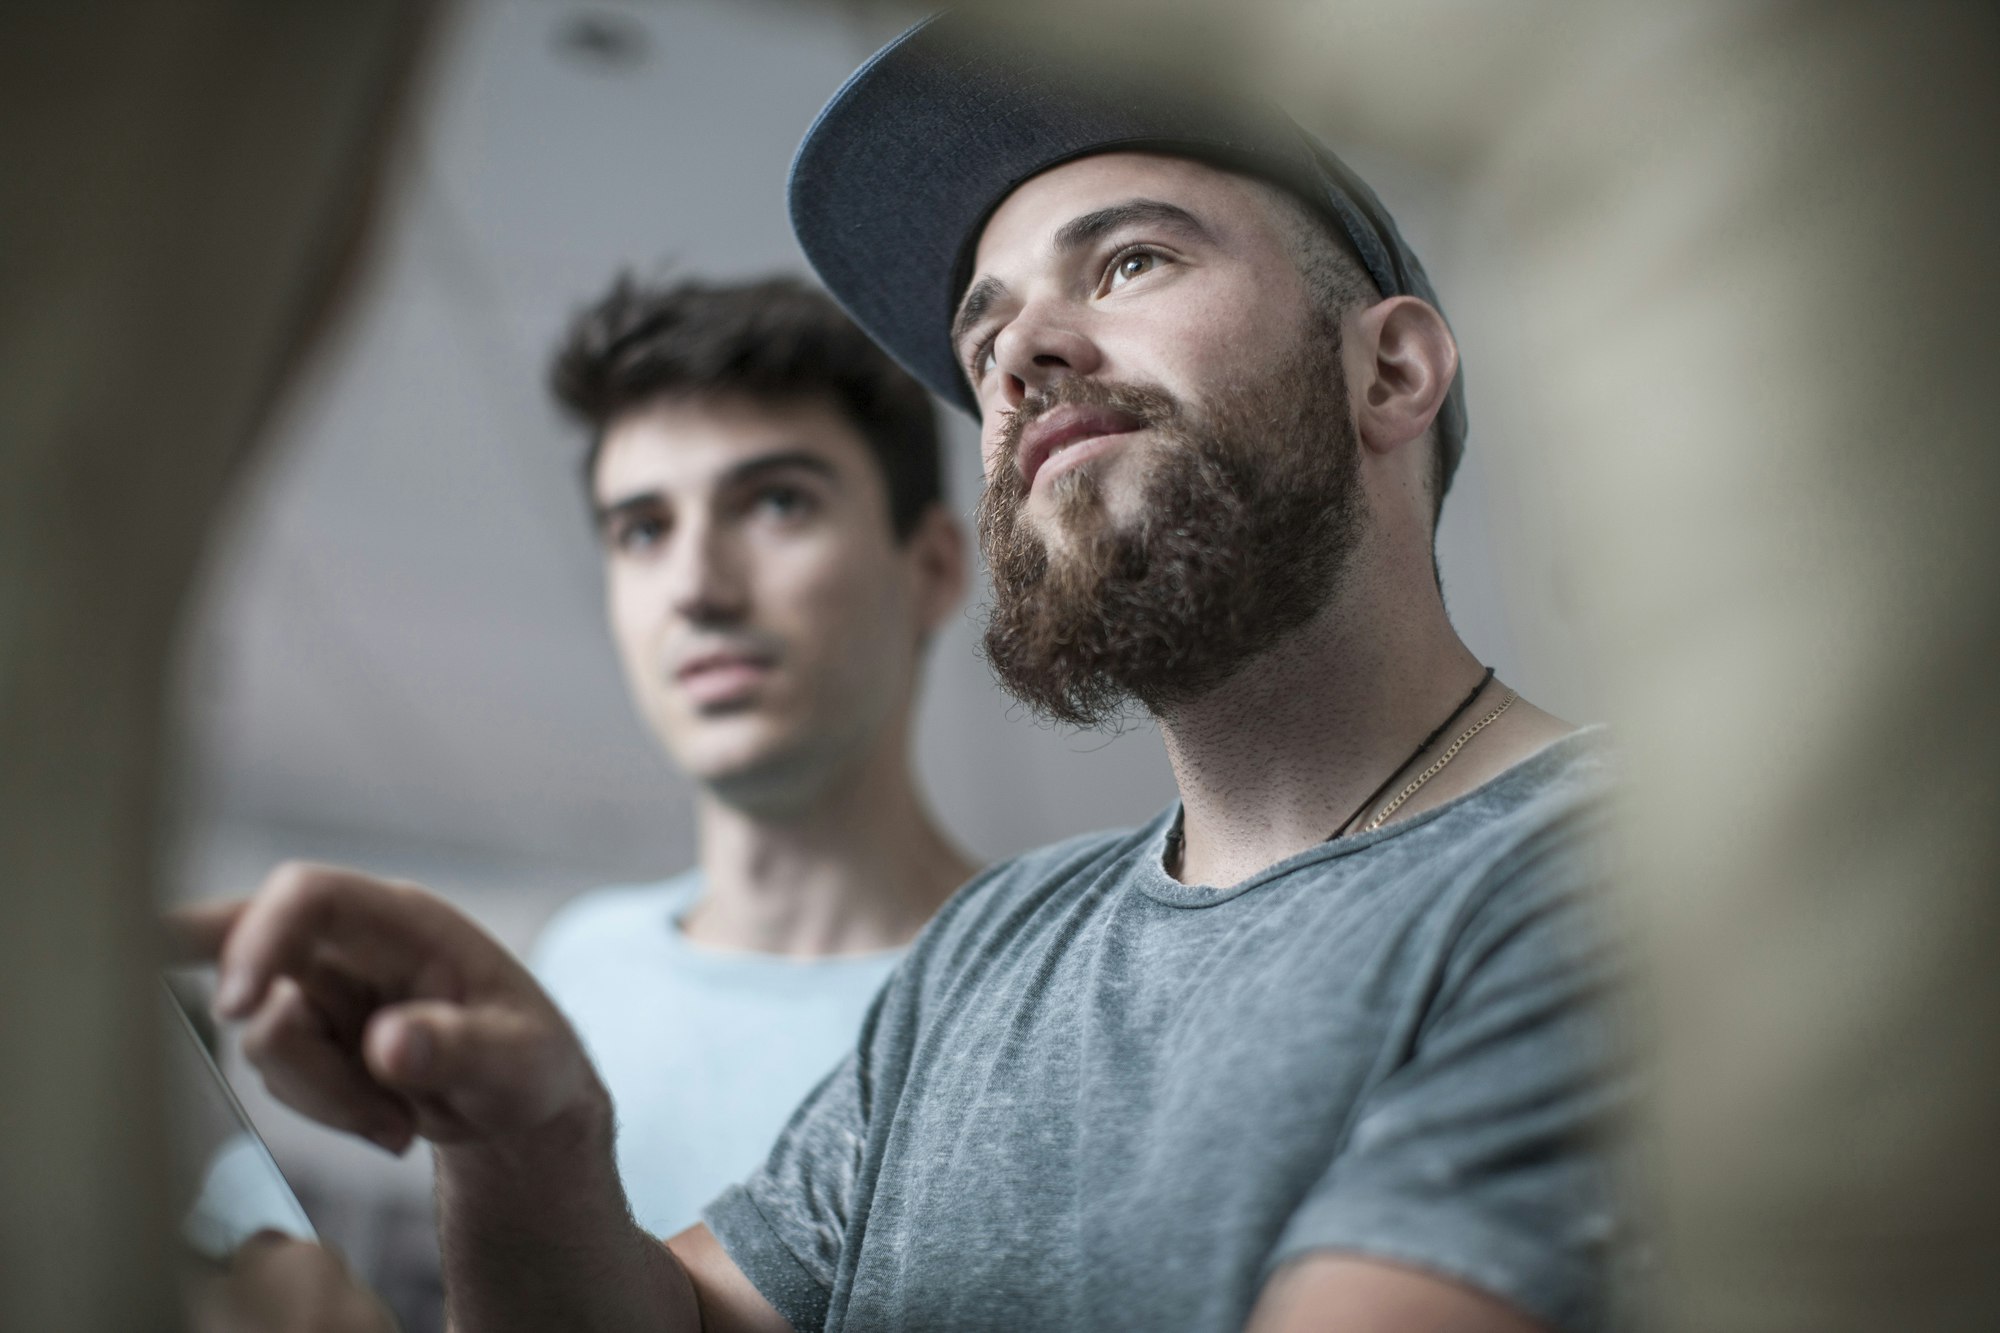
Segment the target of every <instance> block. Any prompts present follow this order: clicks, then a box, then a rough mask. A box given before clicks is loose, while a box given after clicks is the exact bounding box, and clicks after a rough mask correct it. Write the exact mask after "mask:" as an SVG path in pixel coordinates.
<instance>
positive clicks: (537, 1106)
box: [361, 1000, 588, 1131]
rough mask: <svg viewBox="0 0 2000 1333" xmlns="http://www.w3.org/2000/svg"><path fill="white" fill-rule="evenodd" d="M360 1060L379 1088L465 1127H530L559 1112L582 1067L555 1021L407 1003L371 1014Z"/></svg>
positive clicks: (581, 1077) (578, 1052) (569, 1036)
mask: <svg viewBox="0 0 2000 1333" xmlns="http://www.w3.org/2000/svg"><path fill="white" fill-rule="evenodd" d="M361 1050H362V1059H363V1060H364V1061H365V1062H366V1063H367V1065H368V1071H369V1072H370V1073H371V1074H373V1075H374V1076H375V1078H376V1079H377V1080H378V1081H380V1082H381V1083H383V1084H384V1085H386V1086H388V1087H390V1088H394V1089H395V1090H396V1091H398V1092H401V1093H403V1094H405V1095H407V1096H410V1097H413V1098H419V1099H427V1100H435V1101H439V1102H442V1103H444V1104H445V1105H447V1106H449V1107H450V1108H451V1109H452V1111H453V1112H454V1113H455V1114H456V1115H457V1116H459V1117H461V1118H463V1120H464V1121H465V1122H466V1125H467V1127H468V1128H471V1129H475V1130H478V1129H484V1130H499V1131H516V1130H525V1129H533V1128H536V1127H538V1126H540V1125H542V1124H544V1123H546V1122H547V1121H549V1120H550V1119H553V1118H554V1117H555V1115H556V1114H557V1113H558V1112H560V1111H561V1110H563V1109H564V1108H565V1107H566V1106H567V1105H569V1103H570V1102H571V1100H573V1099H574V1097H575V1096H576V1094H577V1092H578V1090H579V1089H580V1088H581V1087H582V1085H583V1083H584V1081H585V1070H586V1069H587V1068H588V1065H587V1062H586V1061H585V1059H584V1056H583V1050H582V1047H581V1046H580V1045H579V1044H578V1042H577V1039H576V1036H575V1034H574V1033H572V1032H571V1031H570V1030H569V1028H568V1026H567V1025H565V1024H564V1023H563V1022H562V1021H561V1019H559V1018H556V1017H555V1016H554V1015H553V1014H549V1015H543V1014H539V1013H535V1012H533V1011H528V1010H523V1009H519V1008H515V1007H512V1006H501V1005H493V1004H485V1005H462V1004H453V1003H451V1002H449V1001H444V1000H412V1001H409V1002H407V1003H404V1004H398V1005H392V1006H389V1007H387V1008H384V1009H381V1010H379V1011H377V1012H376V1013H375V1015H374V1016H373V1017H371V1018H370V1019H369V1021H368V1027H367V1030H366V1032H365V1033H364V1034H363V1036H362V1046H361Z"/></svg>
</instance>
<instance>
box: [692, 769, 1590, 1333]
mask: <svg viewBox="0 0 2000 1333" xmlns="http://www.w3.org/2000/svg"><path fill="white" fill-rule="evenodd" d="M1603 785H1604V761H1603V758H1602V756H1601V754H1600V753H1599V743H1598V741H1597V740H1596V739H1595V738H1593V737H1591V736H1590V735H1588V734H1584V735H1578V736H1572V737H1569V738H1567V739H1565V740H1563V741H1559V742H1557V743H1556V744H1554V745H1552V746H1550V747H1549V748H1547V749H1545V750H1543V751H1542V752H1540V753H1539V754H1537V755H1535V756H1533V757H1531V758H1529V759H1528V760H1526V761H1525V762H1523V763H1521V764H1519V765H1517V766H1516V767H1514V768H1513V769H1511V770H1509V771H1508V772H1506V773H1504V774H1502V775H1501V776H1500V777H1498V778H1496V779H1494V780H1493V781H1492V782H1489V783H1487V784H1486V785H1485V786H1483V787H1481V788H1479V789H1478V790H1477V791H1474V792H1472V793H1470V794H1468V795H1466V796H1464V797H1461V798H1459V799H1458V800H1455V801H1452V802H1451V803H1449V804H1447V805H1444V806H1441V807H1439V808H1437V809H1435V810H1431V811H1428V812H1426V813H1424V814H1420V815H1417V816H1415V817H1413V818H1411V819H1409V820H1406V821H1404V822H1402V823H1399V824H1392V825H1390V826H1389V827H1387V828H1384V829H1381V830H1379V831H1377V832H1375V833H1372V834H1365V835H1362V836H1358V837H1350V838H1343V839H1341V840H1340V841H1338V842H1333V843H1327V844H1324V845H1322V846H1319V847H1314V848H1311V849H1310V850H1308V851H1305V852H1301V853H1300V854H1298V855H1297V856H1293V857H1291V858H1289V859H1287V860H1285V861H1281V862H1279V863H1278V864H1276V865H1274V866H1271V867H1270V868H1269V869H1267V870H1264V871H1262V872H1261V873H1259V874H1257V875H1255V876H1253V877H1251V878H1250V879H1248V880H1245V881H1244V882H1243V883H1241V884H1237V885H1234V886H1232V887H1230V888H1226V889H1216V888H1203V887H1192V886H1187V885H1183V884H1180V883H1179V882H1177V881H1176V880H1174V879H1173V878H1172V877H1171V876H1169V875H1168V874H1167V873H1166V872H1165V870H1164V869H1163V868H1162V863H1161V855H1162V851H1163V848H1164V844H1165V839H1166V837H1167V834H1168V832H1169V830H1170V829H1171V827H1172V826H1173V824H1174V821H1175V819H1176V818H1177V812H1176V811H1173V810H1169V811H1168V812H1166V813H1165V814H1163V815H1161V816H1160V817H1159V818H1158V819H1156V820H1154V821H1153V822H1152V823H1151V824H1150V825H1148V826H1146V827H1145V828H1142V829H1139V830H1136V831H1133V832H1127V833H1116V834H1103V835H1096V836H1092V837H1087V838H1079V839H1076V840H1074V841H1071V842H1066V843H1062V844H1059V845H1057V846H1054V847H1049V848H1045V849H1042V850H1040V851H1036V852H1031V853H1029V854H1027V855H1025V856H1022V857H1019V858H1017V859H1015V860H1013V861H1010V862H1007V863H1004V864H1002V865H999V866H996V867H994V868H993V869H991V870H988V871H987V872H985V873H984V874H982V875H981V876H979V877H978V878H977V879H975V880H973V881H972V882H971V883H970V884H968V885H967V886H966V887H965V888H964V889H962V890H960V891H959V893H958V894H957V896H956V897H954V898H953V899H952V900H951V902H950V903H949V904H947V905H946V907H945V908H944V910H943V911H942V912H940V913H939V914H938V916H937V918H936V920H934V921H933V922H932V923H931V925H930V926H929V927H927V928H926V930H925V931H924V933H923V934H922V935H921V936H920V937H919V938H918V940H917V942H916V944H915V946H914V947H913V948H912V950H911V952H910V954H909V956H908V957H907V958H906V960H905V961H904V963H903V965H902V966H901V967H900V968H899V969H898V970H897V971H896V972H895V973H894V974H893V975H892V976H891V978H890V980H889V983H888V985H887V987H886V988H885V989H884V991H883V993H882V995H881V996H880V997H878V999H877V1000H876V1003H875V1007H874V1008H873V1009H872V1010H871V1011H870V1013H869V1016H868V1019H867V1021H866V1022H865V1024H864V1025H863V1027H862V1030H861V1034H860V1039H859V1047H858V1049H857V1050H856V1052H855V1054H854V1055H853V1056H851V1057H850V1058H849V1059H848V1060H847V1061H846V1062H845V1063H843V1064H842V1065H841V1066H840V1067H839V1068H838V1069H836V1070H835V1071H834V1073H833V1074H832V1075H830V1076H829V1077H828V1078H827V1080H826V1081H825V1082H824V1083H822V1084H821V1085H820V1086H819V1087H818V1088H817V1089H816V1090H815V1091H814V1092H813V1093H812V1095H811V1096H810V1097H808V1098H807V1100H806V1102H805V1104H804V1105H803V1106H801V1107H800V1108H799V1110H798V1111H797V1112H796V1113H795V1114H794V1115H793V1117H792V1119H791V1122H790V1123H789V1124H788V1125H787V1126H786V1128H785V1131H784V1133H783V1135H782V1136H781V1137H780V1138H779V1140H778V1143H777V1145H776V1146H775V1147H774V1148H773V1149H772V1152H771V1155H770V1158H769V1159H768V1161H767V1162H766V1163H765V1165H764V1167H763V1169H762V1170H761V1171H759V1172H758V1173H757V1174H756V1175H754V1176H753V1177H751V1179H750V1180H749V1181H748V1182H746V1183H745V1184H744V1185H742V1186H740V1187H737V1188H733V1189H731V1190H729V1191H727V1192H726V1193H724V1194H723V1195H722V1196H721V1197H720V1198H718V1199H717V1200H716V1201H715V1202H714V1203H713V1204H711V1205H710V1206H709V1208H708V1210H707V1212H706V1214H705V1217H706V1220H707V1222H708V1225H709V1227H710V1228H711V1229H712V1230H713V1231H714V1233H715V1234H716V1236H717V1237H718V1239H720V1241H721V1242H722V1245H723V1247H724V1248H725V1249H726V1250H727V1251H728V1252H729V1254H730V1256H731V1257H732V1258H733V1259H734V1260H735V1261H736V1263H737V1265H738V1266H739V1267H741V1268H742V1270H743V1272H744V1273H745V1274H746V1275H747V1276H748V1277H749V1278H750V1280H751V1281H752V1282H753V1283H754V1284H755V1285H756V1286H757V1289H758V1290H759V1291H761V1292H762V1293H763V1294H764V1296H765V1298H766V1299H767V1300H769V1301H770V1302H771V1303H772V1304H773V1305H774V1306H776V1307H777V1309H778V1310H779V1311H780V1312H781V1313H783V1314H784V1316H785V1317H786V1318H787V1319H789V1320H790V1321H791V1322H792V1324H793V1326H794V1327H796V1328H798V1329H801V1330H805V1329H819V1328H826V1329H841V1328H854V1329H869V1330H876V1329H952V1330H978V1329H993V1330H1003V1329H1004V1330H1010V1331H1014V1330H1021V1329H1036V1330H1040V1329H1079V1330H1084V1329H1088V1330H1099V1329H1175V1330H1208V1329H1213V1330H1223V1329H1232V1330H1233V1329H1239V1328H1241V1327H1242V1324H1243V1321H1244V1319H1245V1318H1246V1317H1247V1316H1248V1314H1249V1312H1250V1309H1251V1306H1252V1304H1253V1303H1254V1302H1255V1300H1256V1298H1257V1295H1258V1292H1259V1289H1260V1288H1261V1287H1262V1286H1263V1284H1264V1281H1265V1279H1266V1278H1268V1277H1269V1276H1270V1275H1271V1273H1272V1271H1273V1269H1274V1268H1276V1267H1277V1265H1279V1264H1281V1263H1283V1262H1285V1261H1286V1260H1288V1259H1291V1258H1295V1257H1297V1256H1299V1255H1302V1254H1305V1253H1307V1252H1311V1251H1342V1252H1347V1253H1352V1254H1359V1255H1368V1256H1374V1257H1378V1258H1381V1259H1385V1260H1389V1261H1393V1262H1396V1263H1399V1264H1404V1265H1410V1266H1415V1267H1417V1268H1421V1269H1426V1270H1429V1271H1432V1272H1436V1273H1441V1274H1444V1275H1446V1276H1448V1277H1451V1278H1454V1279H1457V1280H1458V1281H1461V1282H1464V1283H1468V1284H1470V1285H1472V1286H1474V1287H1478V1288H1481V1289H1483V1290H1485V1291H1488V1292H1490V1293H1492V1294H1493V1295H1495V1296H1498V1297H1500V1298H1501V1299H1503V1300H1505V1301H1508V1302H1510V1303H1512V1304H1513V1305H1515V1306H1517V1307H1519V1308H1520V1309H1522V1310H1524V1311H1526V1312H1528V1313H1530V1314H1533V1315H1535V1316H1538V1317H1540V1318H1541V1319H1543V1320H1546V1321H1547V1322H1549V1323H1551V1324H1553V1325H1555V1326H1556V1327H1558V1328H1561V1329H1565V1330H1595V1329H1601V1328H1604V1327H1606V1326H1607V1325H1608V1323H1609V1321H1610V1315H1609V1313H1608V1311H1609V1299H1608V1297H1609V1293H1608V1291H1607V1286H1608V1281H1607V1279H1608V1273H1609V1269H1610V1266H1611V1258H1612V1254H1613V1251H1614V1249H1615V1248H1616V1245H1615V1243H1616V1242H1617V1241H1618V1240H1620V1239H1622V1229H1623V1228H1622V1226H1621V1225H1620V1223H1619V1221H1618V1219H1619V1210H1618V1208H1617V1203H1616V1200H1615V1198H1614V1195H1613V1189H1612V1184H1611V1175H1612V1170H1611V1166H1610V1162H1609V1160H1608V1159H1609V1156H1610V1154H1609V1149H1608V1142H1609V1136H1608V1135H1607V1134H1606V1132H1605V1131H1606V1129H1607V1128H1608V1127H1609V1126H1610V1125H1611V1124H1613V1123H1615V1113H1616V1112H1617V1111H1618V1110H1619V1108H1620V1107H1621V1105H1622V1103H1623V1101H1624V1100H1625V1091H1626V1079H1625V1074H1624V1068H1623V1065H1622V1062H1621V1061H1620V1060H1619V1058H1618V1052H1617V1049H1616V1043H1615V1041H1614V1040H1613V1033H1612V1023H1611V1021H1610V1015H1609V1009H1610V1007H1611V1005H1610V986H1611V982H1612V978H1613V974H1614V972H1615V971H1616V968H1615V965H1614V959H1613V957H1612V955H1611V952H1610V950H1609V949H1608V947H1607V945H1606V943H1605V941H1604V937H1603V935H1602V932H1601V930H1600V929H1599V923H1598V921H1597V919H1596V918H1597V913H1596V911H1595V904H1594V900H1595V897H1596V893H1597V890H1598V886H1599V883H1600V880H1601V871H1600V866H1599V858H1598V857H1597V855H1596V836H1595V830H1596V828H1597V826H1598V824H1599V823H1600V821H1601V814H1602V810H1601V806H1602V802H1601V800H1600V799H1599V798H1600V796H1601V792H1602V788H1603Z"/></svg>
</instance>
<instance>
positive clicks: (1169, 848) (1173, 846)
mask: <svg viewBox="0 0 2000 1333" xmlns="http://www.w3.org/2000/svg"><path fill="white" fill-rule="evenodd" d="M1492 679H1493V668H1492V667H1487V668H1486V674H1485V675H1483V676H1481V677H1480V678H1479V683H1478V684H1477V685H1474V686H1473V687H1472V693H1470V694H1468V695H1466V696H1465V698H1464V700H1463V701H1461V702H1460V703H1459V705H1458V707H1456V708H1454V709H1452V710H1451V716H1450V717H1448V718H1446V719H1445V720H1444V721H1442V722H1440V723H1438V724H1437V728H1436V729H1435V730H1434V731H1432V732H1431V734H1430V735H1428V736H1426V737H1424V739H1423V743H1422V744H1421V745H1419V746H1417V748H1416V749H1415V750H1414V751H1412V752H1411V754H1410V757H1409V758H1408V759H1405V760H1404V761H1403V762H1402V763H1400V764H1398V765H1396V766H1395V767H1394V768H1393V769H1391V770H1390V771H1389V776H1388V777H1386V778H1383V779H1382V785H1381V786H1379V787H1377V788H1376V789H1375V790H1374V791H1372V792H1370V793H1368V799H1367V800H1365V801H1363V802H1362V803H1361V806H1360V808H1359V809H1357V810H1356V811H1355V812H1354V813H1353V814H1351V815H1349V816H1348V817H1347V818H1345V819H1343V820H1341V821H1340V825H1339V827H1337V828H1335V829H1334V831H1333V832H1331V833H1329V834H1327V835H1326V840H1327V841H1328V842H1332V841H1334V840H1335V839H1337V838H1338V837H1340V835H1341V834H1342V833H1344V832H1346V831H1347V826H1348V825H1349V824H1352V823H1353V822H1354V821H1355V820H1357V819H1359V818H1361V816H1363V815H1365V814H1367V813H1368V810H1369V808H1370V807H1371V806H1373V805H1374V804H1375V802H1377V801H1379V800H1381V799H1382V793H1384V792H1386V791H1388V790H1389V784H1390V783H1392V782H1394V781H1395V780H1396V775H1397V774H1398V773H1401V772H1402V771H1403V770H1404V769H1406V768H1408V767H1409V766H1410V765H1411V764H1414V763H1416V762H1417V760H1419V759H1421V758H1423V757H1424V752H1425V751H1426V750H1428V749H1430V748H1431V746H1433V745H1436V744H1437V739H1438V737H1440V736H1442V735H1444V733H1445V732H1446V731H1447V730H1449V729H1450V727H1451V724H1452V723H1454V722H1456V721H1458V720H1459V719H1460V718H1461V717H1464V716H1465V710H1466V709H1468V708H1470V707H1472V701H1473V700H1474V699H1477V698H1478V697H1479V695H1480V692H1481V691H1482V690H1484V689H1485V688H1486V686H1487V685H1488V684H1489V683H1490V682H1491V681H1492ZM1185 818H1187V812H1186V811H1182V812H1181V815H1180V817H1179V818H1177V819H1175V820H1174V826H1173V827H1172V828H1170V829H1168V830H1167V845H1166V848H1165V852H1166V862H1167V866H1168V868H1169V869H1172V868H1174V867H1176V866H1178V865H1179V863H1180V856H1181V842H1182V839H1183V838H1184V836H1185V835H1184V833H1183V831H1182V828H1181V820H1183V819H1185Z"/></svg>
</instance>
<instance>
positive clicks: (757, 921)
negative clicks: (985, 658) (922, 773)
mask: <svg viewBox="0 0 2000 1333" xmlns="http://www.w3.org/2000/svg"><path fill="white" fill-rule="evenodd" d="M891 730H892V733H893V734H891V735H889V736H886V737H884V738H883V739H882V741H881V743H880V744H878V745H877V746H876V747H875V749H874V750H873V751H871V752H870V753H868V754H867V755H865V756H864V757H862V759H861V760H860V761H859V762H857V763H853V764H850V765H847V766H845V767H842V768H840V769H839V770H838V771H835V772H830V773H828V774H826V775H825V780H824V781H822V782H819V783H816V784H814V795H813V796H812V798H811V799H809V800H804V801H799V802H794V803H791V804H789V805H787V806H786V807H784V808H782V809H771V808H761V807H760V808H746V807H745V806H743V805H740V804H732V803H730V802H728V801H726V800H724V799H722V798H721V797H720V796H718V795H717V794H716V793H715V792H714V791H712V790H706V789H705V790H704V791H703V792H702V793H701V795H700V797H699V799H698V807H697V831H698V835H699V838H700V845H701V869H702V876H703V879H704V881H705V887H704V893H703V897H702V900H701V902H700V903H699V904H697V905H696V907H695V909H694V910H693V911H692V912H690V913H689V914H688V916H687V918H686V920H685V922H684V928H685V930H686V931H687V934H688V937H689V938H690V939H691V940H693V941H694V942H695V943H697V944H701V945H704V946H708V947H712V948H718V949H737V950H748V951H752V952H757V953H775V954H785V955H790V956H794V957H823V956H827V955H832V954H849V953H869V952H873V951H876V950H880V949H890V948H895V947H897V946H899V945H902V944H905V943H907V942H908V941H909V939H910V937H911V936H913V935H915V934H916V933H917V930H918V929H919V928H920V927H921V926H922V925H923V924H924V922H925V921H927V920H929V919H930V917H931V914H932V913H933V912H935V911H936V910H937V908H938V907H939V905H940V904H942V903H943V902H944V900H945V899H946V898H948V897H950V896H951V893H952V890H954V889H956V888H957V887H958V886H959V885H960V884H962V883H963V882H964V881H965V880H966V879H967V878H968V877H969V876H970V875H971V873H972V871H973V869H974V867H973V865H972V863H971V862H970V861H968V860H967V859H966V858H965V856H964V854H963V853H961V852H960V851H959V850H958V848H957V847H955V846H954V845H953V844H952V842H951V840H950V839H949V838H947V837H946V836H945V835H944V833H943V832H942V831H941V830H940V829H939V828H938V826H937V824H936V821H935V820H934V819H933V818H932V817H931V814H930V812H929V810H928V809H927V808H925V805H924V803H923V800H922V798H921V797H920V796H919V795H918V793H917V789H916V784H915V782H914V781H913V780H912V778H911V775H910V770H909V761H908V758H907V749H906V744H905V737H906V730H905V726H904V725H899V726H897V727H895V728H892V729H891Z"/></svg>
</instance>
